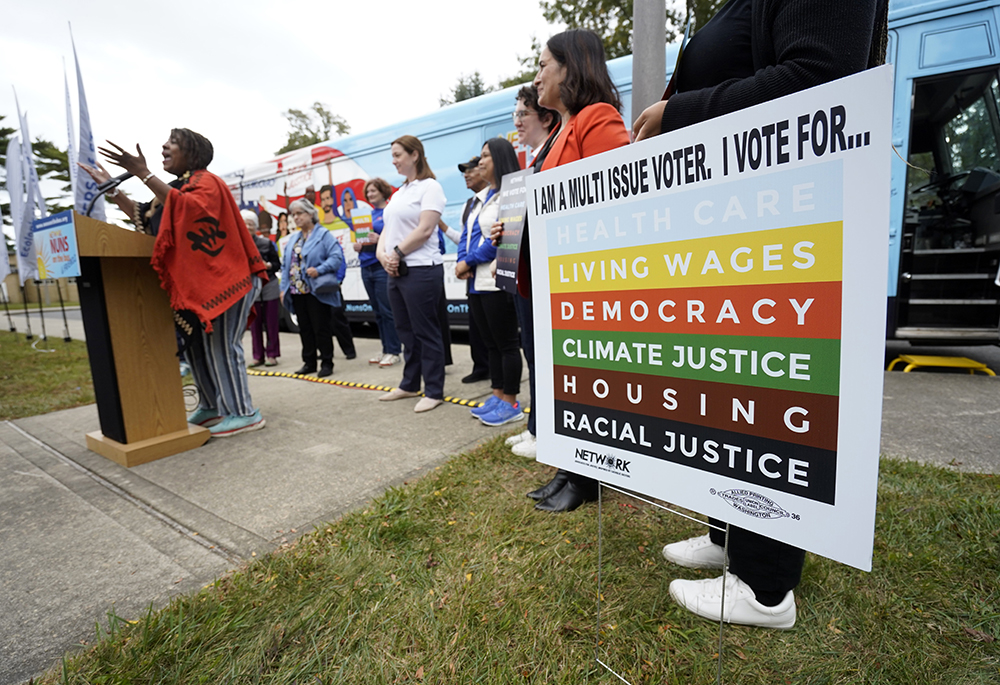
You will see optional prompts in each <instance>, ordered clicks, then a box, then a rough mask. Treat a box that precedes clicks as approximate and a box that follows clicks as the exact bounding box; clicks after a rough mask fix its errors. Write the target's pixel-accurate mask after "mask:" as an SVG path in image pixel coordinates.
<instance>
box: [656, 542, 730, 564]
mask: <svg viewBox="0 0 1000 685" xmlns="http://www.w3.org/2000/svg"><path fill="white" fill-rule="evenodd" d="M663 558H664V559H666V560H667V561H670V562H673V563H675V564H677V565H678V566H686V567H687V568H722V567H723V565H724V564H725V561H726V550H725V549H724V548H722V547H720V546H719V545H717V544H715V543H714V542H712V538H710V537H709V536H708V535H701V536H699V537H696V538H690V539H689V540H681V541H680V542H672V543H670V544H669V545H667V546H666V547H664V548H663Z"/></svg>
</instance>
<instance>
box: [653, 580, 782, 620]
mask: <svg viewBox="0 0 1000 685" xmlns="http://www.w3.org/2000/svg"><path fill="white" fill-rule="evenodd" d="M723 578H725V587H726V600H725V601H726V603H725V612H723V605H722V587H723ZM670 596H671V597H673V598H674V600H675V601H676V602H677V603H678V604H680V605H681V606H682V607H684V608H685V609H687V610H688V611H691V612H692V613H695V614H697V615H698V616H701V617H703V618H707V619H709V620H712V621H718V620H719V619H720V617H722V616H723V615H724V616H725V618H724V619H723V620H725V622H726V623H739V624H741V625H745V626H757V627H758V628H781V629H786V628H791V627H792V626H794V625H795V596H794V594H792V591H791V590H789V591H788V594H787V595H785V598H784V599H783V600H781V604H779V605H778V606H774V607H768V606H764V605H763V604H761V603H760V602H758V601H757V597H756V595H754V593H753V590H751V589H750V586H749V585H747V584H746V583H744V582H743V581H742V580H740V579H739V578H738V577H736V576H734V575H733V574H731V573H730V574H729V575H727V576H724V577H723V576H719V577H718V578H709V579H708V580H675V581H673V582H671V583H670Z"/></svg>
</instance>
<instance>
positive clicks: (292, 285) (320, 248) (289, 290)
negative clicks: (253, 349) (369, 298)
mask: <svg viewBox="0 0 1000 685" xmlns="http://www.w3.org/2000/svg"><path fill="white" fill-rule="evenodd" d="M289 211H290V212H291V215H292V221H294V222H295V225H296V226H298V227H299V230H298V231H297V232H295V233H293V234H292V235H291V236H290V237H289V239H288V244H287V245H286V246H285V250H284V259H283V260H282V264H281V300H282V302H283V303H284V305H285V308H286V309H287V310H288V311H290V312H293V313H294V314H295V315H296V317H297V318H298V323H299V338H300V339H301V340H302V368H301V369H299V370H298V371H296V373H300V374H306V373H314V372H316V354H317V352H318V353H319V361H320V365H319V372H318V373H316V376H318V377H320V378H322V377H324V376H329V375H331V374H333V315H332V312H331V310H330V307H339V306H340V304H341V299H340V288H339V287H337V288H334V289H332V290H328V289H327V288H328V287H329V285H328V284H325V283H321V280H320V277H321V276H324V275H327V274H332V275H333V276H335V277H336V280H337V282H338V285H339V282H340V280H341V279H343V277H344V271H345V263H344V251H343V249H341V247H340V243H339V242H337V239H336V238H334V237H333V236H332V235H331V234H330V232H329V231H328V230H326V229H325V228H323V227H322V226H317V225H316V224H317V223H318V221H319V216H318V214H317V212H316V208H315V207H313V206H312V204H310V203H309V202H306V201H304V200H296V201H295V202H293V203H292V204H291V205H290V206H289ZM322 280H323V281H325V280H327V279H322ZM317 288H318V289H320V290H321V291H322V292H316V290H317Z"/></svg>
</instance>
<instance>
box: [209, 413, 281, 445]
mask: <svg viewBox="0 0 1000 685" xmlns="http://www.w3.org/2000/svg"><path fill="white" fill-rule="evenodd" d="M265 425H267V422H266V421H264V417H262V416H261V415H260V409H258V410H257V411H255V412H254V413H253V414H251V415H250V416H227V417H225V418H224V419H222V421H219V422H218V423H217V424H215V425H214V426H212V427H211V428H209V429H208V430H210V431H211V432H212V437H213V438H231V437H232V436H234V435H239V434H240V433H249V432H250V431H255V430H260V429H261V428H263V427H264V426H265Z"/></svg>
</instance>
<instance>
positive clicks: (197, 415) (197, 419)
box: [188, 407, 222, 428]
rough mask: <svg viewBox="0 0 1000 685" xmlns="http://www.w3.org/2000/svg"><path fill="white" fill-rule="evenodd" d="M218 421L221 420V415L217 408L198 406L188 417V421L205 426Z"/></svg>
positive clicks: (212, 424)
mask: <svg viewBox="0 0 1000 685" xmlns="http://www.w3.org/2000/svg"><path fill="white" fill-rule="evenodd" d="M219 421H222V416H221V415H220V414H219V412H218V410H217V409H204V408H203V407H198V408H197V409H195V411H194V413H193V414H191V416H189V417H188V423H193V424H194V425H196V426H204V427H205V428H208V427H209V426H214V425H215V424H217V423H218V422H219Z"/></svg>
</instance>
